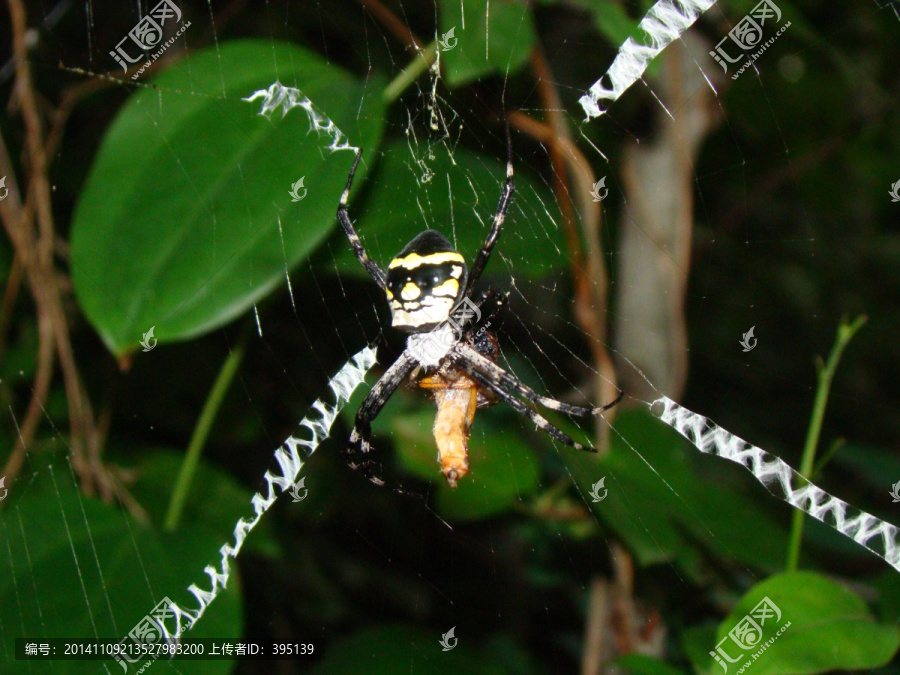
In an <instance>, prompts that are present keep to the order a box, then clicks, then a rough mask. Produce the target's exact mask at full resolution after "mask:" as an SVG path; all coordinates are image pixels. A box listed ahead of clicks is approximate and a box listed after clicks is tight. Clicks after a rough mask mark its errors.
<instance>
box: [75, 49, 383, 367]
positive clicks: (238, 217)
mask: <svg viewBox="0 0 900 675" xmlns="http://www.w3.org/2000/svg"><path fill="white" fill-rule="evenodd" d="M276 80H280V81H282V82H283V83H285V84H286V85H288V86H297V87H299V88H300V89H301V91H302V92H303V93H304V94H305V95H306V96H308V97H309V98H310V99H311V100H312V101H313V102H314V104H315V106H316V107H317V108H318V109H319V110H320V111H321V112H322V113H324V114H325V115H327V116H328V117H330V118H331V120H333V121H334V123H335V124H337V125H338V127H339V128H340V129H341V130H342V131H343V132H344V133H345V134H347V135H348V136H349V138H350V139H351V141H352V142H353V143H354V144H356V145H364V146H366V147H368V148H375V147H377V146H378V143H379V141H380V138H381V133H382V129H383V120H384V109H383V105H382V103H381V100H380V97H379V95H378V94H379V91H380V88H381V87H380V84H379V82H378V81H377V80H376V81H373V80H372V79H371V78H369V79H367V80H366V81H365V82H359V81H357V80H355V79H353V78H352V77H351V76H350V75H348V74H347V73H345V72H343V71H341V70H340V69H338V68H336V67H335V66H333V65H331V64H328V63H326V62H325V61H323V60H322V59H321V58H320V57H319V56H317V55H315V54H314V53H312V52H309V51H307V50H305V49H302V48H300V47H296V46H294V45H289V44H285V43H279V42H272V41H268V40H266V41H255V40H242V41H237V42H231V43H226V44H224V45H222V46H220V47H217V48H214V49H208V50H203V51H199V52H197V53H196V54H192V55H191V56H190V57H188V58H187V59H185V60H184V61H181V62H179V63H178V64H177V65H176V66H174V67H173V68H172V70H170V71H167V72H165V73H163V74H162V75H160V76H159V77H158V78H156V79H155V80H154V81H153V85H154V86H153V87H148V88H142V89H141V90H140V91H139V92H138V93H136V94H135V95H134V96H132V97H131V98H130V99H129V100H128V102H127V103H126V105H125V106H124V107H123V109H122V110H121V112H120V113H119V115H118V116H117V117H116V120H115V122H114V123H113V125H112V127H111V128H110V129H109V131H108V132H107V134H106V136H105V138H104V140H103V144H102V146H101V148H100V151H99V153H98V155H97V158H96V160H95V162H94V165H93V167H92V168H91V172H90V175H89V176H88V179H87V182H86V184H85V187H84V190H83V192H82V195H81V199H80V200H79V202H78V204H77V207H76V210H75V216H74V224H73V230H72V275H73V279H74V283H75V291H76V295H77V297H78V300H79V302H80V304H81V306H82V308H83V310H84V312H85V314H86V315H87V317H88V319H89V320H90V322H91V324H92V325H93V326H94V327H95V328H96V330H97V332H98V333H99V334H100V335H101V337H102V338H103V340H104V342H105V343H106V345H107V346H108V347H109V348H110V349H111V350H112V351H113V352H114V353H115V354H117V355H122V354H123V353H126V352H128V351H129V350H131V349H133V348H135V347H136V345H138V343H139V342H140V340H141V338H142V335H143V333H144V332H146V331H148V330H149V329H150V328H151V326H155V336H156V338H158V339H159V340H160V341H161V342H165V341H171V340H183V339H187V338H190V337H194V336H196V335H200V334H202V333H205V332H208V331H210V330H213V329H215V328H216V327H219V326H221V325H223V324H225V323H227V322H228V321H230V320H232V319H234V318H235V317H237V316H240V315H241V314H242V313H243V312H245V311H246V310H247V309H248V308H249V307H251V306H252V305H253V304H254V303H255V302H257V301H258V300H259V299H261V298H262V297H263V296H265V295H266V293H268V292H269V291H270V290H271V289H272V288H274V287H275V286H276V285H278V284H280V283H283V282H284V275H285V266H287V267H288V268H290V267H292V266H293V265H295V264H296V263H297V262H298V261H300V260H302V259H303V258H304V257H306V256H307V255H308V254H309V253H310V251H312V250H313V249H314V248H315V247H316V246H317V245H318V244H319V243H320V242H321V241H322V240H323V239H324V238H325V237H326V236H327V234H328V232H329V231H330V229H331V228H332V226H333V225H334V224H335V211H336V209H337V204H338V199H339V196H340V193H341V190H342V189H343V186H344V183H345V182H346V179H347V174H348V172H349V169H350V165H351V163H352V161H353V153H352V152H349V151H342V152H334V153H332V152H329V151H328V150H327V147H326V146H327V145H328V144H329V142H330V141H329V139H327V138H324V137H319V136H318V135H317V134H316V133H310V123H309V120H308V118H307V115H306V113H305V112H304V111H303V110H302V109H300V108H295V109H293V110H291V111H290V112H289V113H288V114H287V115H286V116H284V117H282V115H281V112H279V111H276V112H275V113H273V114H272V115H271V118H267V117H263V116H261V115H259V114H258V113H259V111H260V110H261V103H260V101H259V100H257V101H255V102H252V103H251V102H247V101H244V100H242V98H244V97H248V96H250V95H251V94H253V92H255V91H257V90H260V89H266V88H268V87H269V85H271V84H272V83H273V82H275V81H276ZM364 170H365V169H364V166H363V167H361V173H360V176H361V175H362V173H363V172H364ZM301 177H303V178H304V179H305V188H306V190H307V191H308V193H307V196H306V198H304V199H302V200H301V201H297V202H293V201H292V200H291V195H290V194H289V191H290V189H291V187H292V185H293V184H294V183H295V181H297V180H299V179H300V178H301ZM279 220H280V223H281V231H282V232H283V240H282V235H281V234H280V233H279Z"/></svg>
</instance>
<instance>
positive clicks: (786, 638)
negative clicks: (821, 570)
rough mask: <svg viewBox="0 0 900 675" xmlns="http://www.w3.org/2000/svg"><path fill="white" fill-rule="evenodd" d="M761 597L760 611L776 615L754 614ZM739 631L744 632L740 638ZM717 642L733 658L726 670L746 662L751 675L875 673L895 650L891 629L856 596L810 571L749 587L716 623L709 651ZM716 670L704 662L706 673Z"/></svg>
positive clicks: (899, 639) (897, 639) (899, 642)
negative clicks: (871, 670)
mask: <svg viewBox="0 0 900 675" xmlns="http://www.w3.org/2000/svg"><path fill="white" fill-rule="evenodd" d="M764 598H768V604H767V605H766V606H767V607H772V606H774V607H775V608H777V611H776V610H770V611H769V612H768V613H767V615H763V614H761V612H760V611H759V610H757V611H754V609H755V608H757V607H758V605H759V603H760V602H761V601H763V599H764ZM778 612H780V614H781V616H780V617H779V616H778ZM748 616H749V617H750V620H752V621H753V622H755V625H754V624H752V623H750V622H749V621H748V620H747V618H746V617H748ZM741 627H749V628H750V630H748V631H747V632H746V633H743V634H741V633H742V631H741ZM733 631H734V634H736V635H737V637H738V639H740V640H742V641H743V642H744V644H751V643H752V647H751V648H750V649H742V648H741V647H740V646H739V645H738V644H737V643H735V642H734V640H733V639H732V638H731V637H729V632H733ZM760 631H761V635H760ZM723 639H724V640H725V642H722V643H721V646H722V649H723V650H724V651H725V653H726V655H727V656H728V657H729V658H731V659H739V660H738V661H736V662H735V663H734V665H733V666H729V668H734V669H738V668H740V667H741V666H742V665H745V664H748V663H749V664H752V667H753V670H752V672H753V674H754V675H766V674H768V673H772V674H775V673H777V674H779V675H796V674H802V673H822V672H826V671H832V670H844V669H847V670H856V669H860V668H866V669H868V668H876V667H878V666H881V665H884V664H885V663H887V662H888V661H890V660H891V658H892V657H893V655H894V654H895V653H896V651H897V647H898V646H900V632H898V629H897V627H896V626H894V625H889V624H879V623H876V622H875V620H874V618H873V617H872V615H871V613H870V612H869V609H868V607H866V603H865V602H863V600H862V599H861V598H860V597H859V596H858V595H856V594H855V593H853V592H852V591H850V590H849V589H848V588H847V587H845V586H843V585H841V584H839V583H836V582H834V581H831V580H830V579H826V578H825V577H823V576H821V575H819V574H815V573H812V572H794V573H788V574H779V575H776V576H774V577H770V578H769V579H766V580H765V581H763V582H762V583H760V584H758V585H756V586H754V587H753V588H752V589H751V590H750V591H749V592H748V593H747V594H746V595H745V596H744V597H743V598H742V599H741V601H740V602H739V603H738V604H737V606H736V607H735V608H734V610H733V611H732V612H731V614H730V615H729V616H728V618H727V619H725V621H723V622H722V623H721V624H720V626H719V630H718V634H717V637H716V644H715V645H710V646H709V648H710V651H712V650H714V649H716V645H719V644H720V641H721V640H723ZM720 658H721V657H720ZM719 668H720V666H719V665H717V664H715V663H712V660H710V666H709V670H708V672H719Z"/></svg>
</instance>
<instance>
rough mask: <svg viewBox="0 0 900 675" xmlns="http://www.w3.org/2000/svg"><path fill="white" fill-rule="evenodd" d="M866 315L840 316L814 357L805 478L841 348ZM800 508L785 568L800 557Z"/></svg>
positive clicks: (812, 460) (791, 568)
mask: <svg viewBox="0 0 900 675" xmlns="http://www.w3.org/2000/svg"><path fill="white" fill-rule="evenodd" d="M867 320H868V317H867V316H865V315H861V316H858V317H856V319H854V320H853V322H852V323H847V322H846V320H843V319H842V320H841V325H840V326H838V331H837V339H836V340H835V342H834V346H833V347H832V348H831V353H830V354H829V355H828V361H827V362H826V363H824V364H823V363H822V359H821V358H818V359H817V360H816V371H817V375H818V385H817V387H816V398H815V402H814V403H813V409H812V416H811V417H810V420H809V429H808V430H807V432H806V445H805V446H804V448H803V459H802V460H801V462H800V474H801V475H802V476H803V477H804V478H809V477H810V476H811V475H812V472H813V466H814V465H815V461H816V447H817V446H818V444H819V435H820V434H821V432H822V420H823V419H824V417H825V407H826V406H827V405H828V394H829V392H830V390H831V381H832V379H833V378H834V373H835V371H836V370H837V366H838V362H839V361H840V360H841V354H842V353H843V352H844V348H845V347H846V346H847V345H848V344H849V343H850V340H852V339H853V336H854V335H855V334H856V332H857V331H858V330H859V329H860V328H862V326H863V324H864V323H865V322H866V321H867ZM805 515H806V514H805V513H803V511H800V510H795V511H794V516H793V521H792V522H791V539H790V543H789V545H788V557H787V571H788V572H794V571H796V570H797V563H798V562H799V560H800V546H801V542H802V539H803V524H804V522H805V520H804V516H805Z"/></svg>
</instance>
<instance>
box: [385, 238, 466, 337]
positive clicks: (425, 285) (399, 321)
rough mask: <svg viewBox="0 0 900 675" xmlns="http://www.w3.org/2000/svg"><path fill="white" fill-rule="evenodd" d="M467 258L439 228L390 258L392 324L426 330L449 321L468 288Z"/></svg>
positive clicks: (411, 330) (388, 285) (417, 331)
mask: <svg viewBox="0 0 900 675" xmlns="http://www.w3.org/2000/svg"><path fill="white" fill-rule="evenodd" d="M466 272H467V270H466V261H465V259H464V258H463V257H462V255H461V254H460V253H458V252H457V251H456V250H455V249H454V248H453V246H452V244H450V242H449V241H448V240H447V238H446V237H445V236H444V235H443V234H441V233H440V232H438V231H437V230H426V231H425V232H422V233H421V234H419V235H417V236H416V237H415V238H414V239H413V240H412V241H410V242H409V243H408V244H407V245H406V246H405V247H404V249H403V250H402V251H400V253H399V254H397V257H396V258H394V259H393V260H392V261H391V264H390V265H389V266H388V272H387V288H386V289H385V292H386V293H387V298H388V302H389V303H390V306H391V324H392V325H393V326H394V328H398V329H400V330H404V331H407V332H410V333H424V332H426V331H430V330H432V329H433V328H435V327H436V326H438V325H439V324H440V323H441V322H442V321H446V320H447V318H448V317H449V316H450V311H451V310H452V309H453V307H454V306H455V305H456V301H457V299H458V298H459V296H460V294H461V293H462V291H463V289H464V288H465V283H466Z"/></svg>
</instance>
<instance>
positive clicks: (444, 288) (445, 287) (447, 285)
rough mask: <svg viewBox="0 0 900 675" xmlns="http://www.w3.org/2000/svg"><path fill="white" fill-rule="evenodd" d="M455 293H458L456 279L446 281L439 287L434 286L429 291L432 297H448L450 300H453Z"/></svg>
mask: <svg viewBox="0 0 900 675" xmlns="http://www.w3.org/2000/svg"><path fill="white" fill-rule="evenodd" d="M457 293H459V282H458V281H457V280H456V279H447V281H445V282H444V283H442V284H441V285H440V286H435V287H434V288H432V289H431V294H432V295H441V296H449V297H451V298H455V297H456V295H457Z"/></svg>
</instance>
